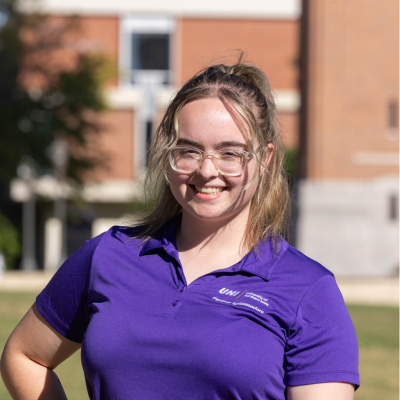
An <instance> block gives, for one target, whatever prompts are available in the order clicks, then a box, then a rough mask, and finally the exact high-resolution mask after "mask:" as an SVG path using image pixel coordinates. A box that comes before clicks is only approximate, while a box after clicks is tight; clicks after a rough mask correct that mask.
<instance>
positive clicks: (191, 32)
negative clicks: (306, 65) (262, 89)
mask: <svg viewBox="0 0 400 400" xmlns="http://www.w3.org/2000/svg"><path fill="white" fill-rule="evenodd" d="M180 34H181V49H182V50H181V68H180V70H181V82H185V81H186V80H187V79H189V78H190V77H191V76H192V75H194V74H195V73H196V72H197V71H198V70H199V69H200V68H202V67H204V66H206V65H208V64H209V63H210V62H213V60H216V59H217V57H218V56H221V54H223V53H220V52H219V51H220V50H223V49H241V50H244V51H246V53H247V59H248V60H249V61H252V62H254V63H255V64H256V65H258V66H259V67H261V69H262V70H263V71H264V72H265V73H266V75H267V77H268V78H269V80H270V83H271V86H272V87H273V88H274V89H297V87H298V68H297V66H296V62H297V59H298V56H299V22H298V21H275V20H245V19H243V20H240V19H211V18H208V19H200V18H198V19H197V18H183V19H182V21H181V25H180ZM217 62H218V60H217Z"/></svg>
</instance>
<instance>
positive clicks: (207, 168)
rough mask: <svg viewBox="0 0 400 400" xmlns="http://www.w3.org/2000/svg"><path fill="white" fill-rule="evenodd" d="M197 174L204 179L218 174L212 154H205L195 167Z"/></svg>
mask: <svg viewBox="0 0 400 400" xmlns="http://www.w3.org/2000/svg"><path fill="white" fill-rule="evenodd" d="M197 174H198V175H201V176H203V177H204V178H206V179H210V178H212V177H215V176H218V175H219V172H218V169H217V166H216V165H215V161H214V159H213V157H212V156H206V157H205V158H204V160H203V162H202V163H201V164H200V166H199V168H198V169H197Z"/></svg>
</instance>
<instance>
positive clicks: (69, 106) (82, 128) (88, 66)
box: [0, 0, 109, 182]
mask: <svg viewBox="0 0 400 400" xmlns="http://www.w3.org/2000/svg"><path fill="white" fill-rule="evenodd" d="M1 8H2V10H1V9H0V12H2V13H3V15H8V19H7V22H6V23H5V24H4V25H3V26H2V27H0V93H1V94H2V95H1V96H0V159H1V160H2V168H1V170H0V179H1V180H3V181H4V182H8V181H9V180H10V179H11V178H13V177H14V176H15V171H16V167H17V165H18V163H19V161H20V159H21V157H22V156H23V155H29V156H30V157H32V158H33V159H34V160H35V161H36V163H37V164H38V165H39V174H41V173H46V172H47V171H48V170H50V169H51V168H52V164H51V161H50V159H49V157H48V154H49V151H48V149H49V146H50V145H51V143H52V142H53V141H54V139H55V137H60V136H61V137H63V138H65V139H66V140H67V141H68V143H70V144H71V143H72V144H73V150H72V151H71V154H70V162H69V169H68V172H67V174H68V176H69V177H72V178H75V179H78V180H79V176H80V172H82V171H83V170H85V169H87V168H91V167H93V166H95V165H100V164H101V163H102V162H103V161H104V159H105V157H104V154H100V153H99V152H96V151H92V152H91V153H92V154H95V155H92V156H89V155H88V153H87V152H83V151H76V150H77V147H79V146H80V147H83V148H85V146H87V145H88V137H89V136H90V135H92V134H98V133H99V132H100V131H101V130H102V129H104V127H103V126H102V125H101V124H100V123H99V122H98V118H96V117H95V113H96V112H99V111H102V110H104V109H105V108H106V104H105V102H104V99H103V97H102V87H103V83H104V80H105V72H104V71H106V70H107V68H108V66H109V64H108V61H107V60H106V58H105V57H104V56H103V55H101V54H96V53H93V52H92V53H88V52H87V51H82V50H81V49H80V48H79V40H78V39H79V20H78V19H77V18H72V17H71V18H67V17H66V18H64V19H60V20H54V19H51V18H48V17H46V16H44V15H29V16H27V15H21V13H20V12H19V11H18V8H17V0H6V1H3V2H2V7H1ZM108 69H109V68H108ZM74 149H75V151H74Z"/></svg>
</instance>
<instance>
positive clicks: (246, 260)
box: [240, 236, 289, 281]
mask: <svg viewBox="0 0 400 400" xmlns="http://www.w3.org/2000/svg"><path fill="white" fill-rule="evenodd" d="M288 247H289V244H288V243H287V242H286V241H285V240H284V239H283V238H282V237H280V236H279V239H278V243H277V244H276V246H275V248H274V245H273V243H272V240H271V238H268V239H267V240H266V241H264V242H263V243H261V244H260V245H259V246H258V251H257V252H255V251H250V252H249V253H247V254H246V255H245V256H244V257H243V259H242V260H241V264H242V265H241V268H240V270H241V271H245V272H249V273H251V274H253V275H257V276H259V277H261V278H263V279H264V280H266V281H269V280H270V279H271V273H272V270H273V268H274V266H275V265H276V264H277V263H278V262H279V260H280V259H281V258H282V256H283V255H284V254H285V252H286V250H287V248H288Z"/></svg>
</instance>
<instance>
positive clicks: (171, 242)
mask: <svg viewBox="0 0 400 400" xmlns="http://www.w3.org/2000/svg"><path fill="white" fill-rule="evenodd" d="M181 220H182V214H179V215H178V216H176V217H175V218H174V219H172V220H170V221H168V222H167V223H166V224H165V225H164V227H163V228H162V229H160V231H159V232H158V233H157V234H156V235H155V236H154V237H153V238H151V239H149V240H148V241H147V242H146V243H145V244H144V245H143V246H142V248H141V249H140V252H139V255H140V256H143V255H144V254H146V253H148V252H149V251H151V250H155V249H160V248H164V249H166V250H167V248H168V252H170V251H171V250H172V249H174V250H175V251H176V252H177V250H176V230H177V228H178V226H179V225H180V223H181ZM171 255H172V254H171Z"/></svg>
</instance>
